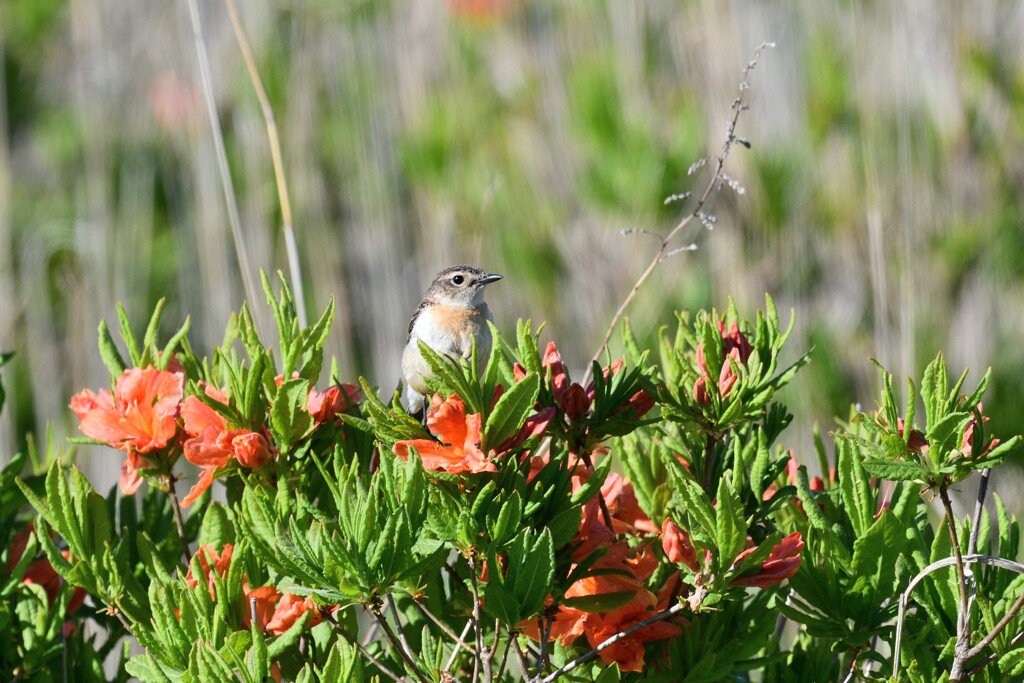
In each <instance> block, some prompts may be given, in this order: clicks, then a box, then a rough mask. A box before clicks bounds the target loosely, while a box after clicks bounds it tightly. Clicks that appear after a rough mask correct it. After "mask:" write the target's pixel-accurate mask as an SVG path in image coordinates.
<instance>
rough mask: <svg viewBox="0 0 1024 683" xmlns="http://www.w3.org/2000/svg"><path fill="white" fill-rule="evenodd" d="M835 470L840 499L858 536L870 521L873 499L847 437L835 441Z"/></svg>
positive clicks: (872, 512)
mask: <svg viewBox="0 0 1024 683" xmlns="http://www.w3.org/2000/svg"><path fill="white" fill-rule="evenodd" d="M836 470H837V472H836V475H837V477H838V480H839V482H838V483H839V495H840V500H842V502H843V508H844V509H845V511H846V514H847V516H848V517H849V518H850V522H851V523H852V525H853V530H854V533H855V534H856V535H857V536H858V537H860V536H862V535H864V532H865V531H867V529H868V527H869V526H870V525H871V523H872V518H873V517H874V510H873V509H872V507H873V504H872V503H873V501H872V496H871V491H870V482H869V481H868V477H867V476H866V475H865V473H864V468H863V467H862V466H861V462H860V458H859V457H858V454H857V453H855V452H854V447H853V442H852V441H850V440H849V439H839V440H838V441H837V443H836Z"/></svg>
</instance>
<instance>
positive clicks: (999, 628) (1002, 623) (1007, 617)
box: [967, 593, 1024, 659]
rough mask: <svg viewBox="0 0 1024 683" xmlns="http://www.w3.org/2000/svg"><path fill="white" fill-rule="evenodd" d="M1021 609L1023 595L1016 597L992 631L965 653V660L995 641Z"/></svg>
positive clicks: (1023, 600)
mask: <svg viewBox="0 0 1024 683" xmlns="http://www.w3.org/2000/svg"><path fill="white" fill-rule="evenodd" d="M1021 607H1024V593H1021V594H1020V595H1018V596H1017V599H1016V600H1014V601H1013V605H1011V606H1010V609H1009V610H1007V612H1006V614H1004V615H1003V618H1002V619H1000V620H999V621H998V623H996V625H995V626H993V627H992V630H991V631H989V632H988V634H986V635H985V637H984V638H982V639H981V640H979V641H978V644H977V645H975V646H974V647H972V648H971V649H970V650H969V651H968V652H967V659H973V658H974V657H977V656H978V655H980V654H981V651H982V650H984V649H985V648H986V647H988V646H989V645H990V644H991V643H992V641H993V640H995V639H996V636H998V635H999V634H1000V633H1002V632H1003V629H1004V628H1006V625H1007V624H1009V623H1010V621H1011V620H1012V619H1013V618H1014V617H1016V616H1017V613H1018V612H1020V608H1021Z"/></svg>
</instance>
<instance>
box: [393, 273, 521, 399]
mask: <svg viewBox="0 0 1024 683" xmlns="http://www.w3.org/2000/svg"><path fill="white" fill-rule="evenodd" d="M501 279H502V276H501V275H497V274H495V273H488V272H486V271H483V270H481V269H479V268H477V267H475V266H469V265H464V264H463V265H456V266H449V267H448V268H445V269H444V270H442V271H441V272H440V273H438V274H437V275H436V276H435V277H434V280H433V282H431V283H430V287H428V288H427V292H426V294H424V295H423V300H422V301H420V305H419V306H417V307H416V311H415V312H414V313H413V314H412V319H411V320H409V332H408V336H407V337H406V344H405V350H404V351H403V352H402V381H403V383H404V385H405V387H404V391H403V399H404V401H405V405H406V410H408V411H409V414H412V415H417V414H419V415H424V416H425V412H424V397H425V396H426V395H427V393H428V392H429V389H428V388H427V383H426V381H425V378H430V377H433V373H432V372H431V371H430V368H429V366H428V365H427V363H426V361H424V360H423V356H422V354H420V348H419V342H420V341H422V342H423V343H424V344H426V345H427V346H429V347H430V348H431V349H433V350H434V351H436V352H438V353H440V354H443V355H446V356H450V357H452V358H460V357H461V358H469V357H470V355H471V354H472V351H473V341H474V340H476V352H477V358H479V359H480V362H481V363H484V362H486V360H487V358H488V356H490V354H491V329H490V327H489V326H488V323H489V322H490V323H493V322H494V316H493V315H492V314H491V309H489V308H488V307H487V302H485V301H484V287H486V286H487V285H489V284H490V283H492V282H497V281H498V280H501Z"/></svg>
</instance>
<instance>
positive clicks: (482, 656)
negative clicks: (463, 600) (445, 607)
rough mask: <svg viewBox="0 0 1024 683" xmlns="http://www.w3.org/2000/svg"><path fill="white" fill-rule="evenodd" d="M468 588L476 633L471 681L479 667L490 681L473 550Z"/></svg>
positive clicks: (470, 554) (489, 663) (488, 660)
mask: <svg viewBox="0 0 1024 683" xmlns="http://www.w3.org/2000/svg"><path fill="white" fill-rule="evenodd" d="M468 562H469V587H470V591H471V592H472V593H473V629H474V630H475V631H476V651H477V656H476V657H474V658H473V681H474V682H475V681H476V680H477V676H478V675H479V673H480V665H481V664H482V665H483V669H484V680H486V681H488V682H489V681H490V680H491V660H490V657H489V656H488V653H487V651H486V650H484V633H483V627H482V625H481V623H480V588H479V587H478V586H477V582H476V555H475V550H470V552H469V557H468Z"/></svg>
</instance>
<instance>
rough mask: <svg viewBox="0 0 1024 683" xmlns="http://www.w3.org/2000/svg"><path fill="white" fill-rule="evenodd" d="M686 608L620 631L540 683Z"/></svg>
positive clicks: (676, 606) (682, 605)
mask: <svg viewBox="0 0 1024 683" xmlns="http://www.w3.org/2000/svg"><path fill="white" fill-rule="evenodd" d="M686 607H687V605H686V603H684V602H677V603H676V604H674V605H672V606H671V607H669V608H668V609H666V610H663V611H661V612H658V613H657V614H655V615H654V616H653V617H650V618H648V619H644V620H643V621H641V622H638V623H636V624H633V625H632V626H630V627H629V628H627V629H626V630H624V631H619V632H618V633H616V634H615V635H613V636H611V637H610V638H608V639H607V640H605V641H604V642H602V643H600V644H599V645H598V646H597V647H595V648H594V649H593V650H591V651H590V652H588V653H586V654H584V655H581V656H579V657H577V658H576V659H574V660H572V661H571V662H569V663H567V664H565V665H564V666H562V667H561V668H560V669H557V670H556V671H553V672H552V673H550V674H548V675H547V676H545V677H544V678H542V679H541V681H540V683H551V681H553V680H555V679H556V678H558V677H559V676H561V675H562V674H564V673H569V672H570V671H572V670H573V669H575V668H576V667H578V666H580V665H581V664H586V663H587V662H589V661H590V660H591V659H594V658H595V657H597V656H598V654H600V653H601V651H602V650H605V649H606V648H609V647H611V646H612V645H614V644H615V643H617V642H619V641H620V640H622V639H623V638H625V637H626V636H628V635H630V634H633V633H636V632H637V631H639V630H640V629H642V628H645V627H647V626H650V625H651V624H654V623H657V622H659V621H664V620H665V619H668V618H670V617H672V616H674V615H676V614H679V613H680V612H682V611H683V610H684V609H685V608H686Z"/></svg>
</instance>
